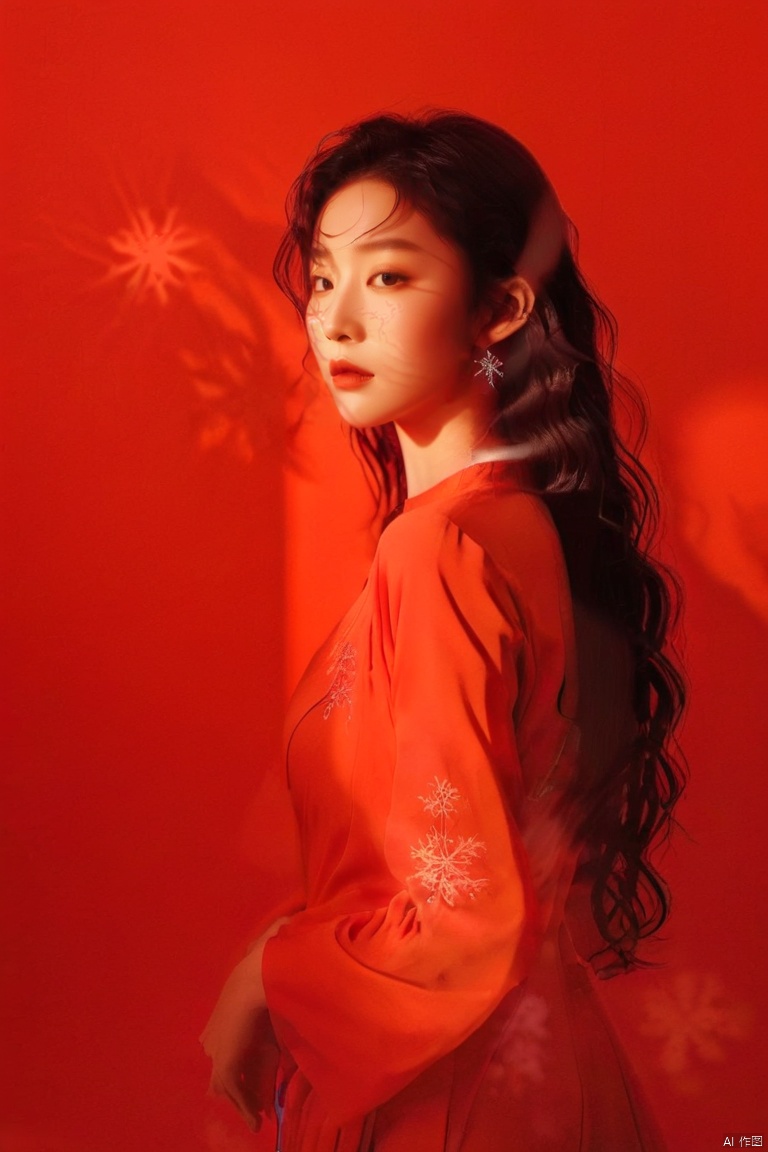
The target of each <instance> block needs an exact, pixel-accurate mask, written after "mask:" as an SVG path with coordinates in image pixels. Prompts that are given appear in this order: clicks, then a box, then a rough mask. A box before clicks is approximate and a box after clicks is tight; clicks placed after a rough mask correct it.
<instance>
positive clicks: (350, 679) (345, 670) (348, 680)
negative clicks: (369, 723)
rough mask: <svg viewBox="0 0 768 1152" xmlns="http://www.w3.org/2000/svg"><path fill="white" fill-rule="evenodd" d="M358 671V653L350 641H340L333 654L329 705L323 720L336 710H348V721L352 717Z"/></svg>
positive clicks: (324, 711)
mask: <svg viewBox="0 0 768 1152" xmlns="http://www.w3.org/2000/svg"><path fill="white" fill-rule="evenodd" d="M356 669H357V652H356V651H355V649H354V647H353V646H352V645H351V644H350V643H349V641H347V640H344V641H339V643H338V644H336V646H335V647H334V649H333V651H332V652H331V663H330V665H329V666H328V672H327V674H328V676H332V677H333V679H332V680H331V686H330V688H329V689H328V703H327V704H326V705H325V708H324V709H323V720H327V719H328V717H329V716H330V715H331V712H333V710H334V708H346V709H347V719H349V717H350V716H351V715H352V685H353V684H354V682H355V672H356Z"/></svg>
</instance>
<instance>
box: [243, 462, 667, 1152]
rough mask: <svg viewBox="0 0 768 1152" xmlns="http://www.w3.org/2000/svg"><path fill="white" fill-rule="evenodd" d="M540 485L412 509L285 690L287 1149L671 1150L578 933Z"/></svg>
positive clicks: (470, 472)
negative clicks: (291, 858) (292, 842)
mask: <svg viewBox="0 0 768 1152" xmlns="http://www.w3.org/2000/svg"><path fill="white" fill-rule="evenodd" d="M523 480H524V477H523V475H522V473H521V472H520V470H519V468H517V467H516V466H514V465H511V464H508V463H500V462H498V461H497V462H487V463H483V464H476V465H474V466H473V467H471V468H468V469H465V470H464V471H462V472H459V473H457V474H455V475H454V476H451V477H449V478H448V479H447V480H444V481H442V482H441V483H440V484H438V485H436V486H435V487H434V488H432V489H430V490H429V491H427V492H424V493H423V494H421V495H419V496H417V497H415V498H413V499H411V500H408V501H406V504H405V508H404V510H403V513H402V515H400V516H399V517H398V518H397V519H395V520H394V521H393V522H392V523H391V524H390V525H389V526H388V527H387V528H386V530H385V531H384V533H383V534H382V537H381V540H380V542H379V546H378V549H377V552H376V556H375V558H374V561H373V565H372V568H371V572H370V574H369V578H368V580H367V582H366V585H365V587H364V589H363V590H362V592H361V594H360V596H359V597H358V599H357V601H356V602H355V604H354V605H353V606H352V608H351V609H350V611H349V612H348V613H347V614H346V616H345V617H344V618H343V620H342V621H341V622H340V624H339V626H338V627H337V629H336V630H335V631H334V633H333V634H332V635H331V636H330V637H329V639H328V641H327V642H326V643H325V644H324V645H323V646H322V647H321V648H320V650H319V651H318V653H317V654H316V655H315V657H314V659H313V660H312V662H311V663H310V666H309V668H308V669H307V672H306V674H305V676H304V678H303V680H302V682H301V684H300V685H299V688H298V690H297V692H296V694H295V696H294V699H293V701H292V704H291V707H290V710H289V715H288V723H287V772H288V782H289V786H290V790H291V794H292V798H293V803H294V808H295V812H296V816H297V820H298V825H299V835H300V840H301V845H302V853H303V866H304V881H305V895H306V903H305V907H304V909H303V910H302V911H301V912H299V913H298V914H297V915H296V916H294V917H293V918H292V920H291V921H290V923H288V924H287V925H285V926H284V927H283V928H281V930H280V931H279V933H278V934H277V936H276V937H274V938H273V939H272V940H271V941H270V942H269V943H268V945H267V947H266V950H265V954H264V982H265V988H266V994H267V1002H268V1005H269V1013H270V1017H271V1020H272V1025H273V1027H274V1030H275V1034H276V1036H277V1038H278V1041H279V1043H280V1045H281V1049H282V1052H283V1061H282V1067H281V1073H280V1083H279V1092H280V1098H281V1100H282V1102H283V1120H282V1124H281V1136H280V1149H281V1152H299V1150H300V1152H367V1150H372V1149H375V1150H376V1152H411V1150H413V1149H417V1148H418V1149H419V1150H420V1152H432V1150H435V1152H437V1150H440V1152H481V1150H482V1152H514V1150H515V1149H521V1150H522V1149H541V1150H542V1152H544V1150H547V1149H553V1150H554V1149H557V1150H558V1152H570V1150H575V1149H592V1150H594V1152H598V1150H599V1152H614V1150H618V1149H621V1152H632V1150H635V1149H646V1150H651V1149H654V1150H655V1149H657V1148H660V1147H661V1144H660V1142H659V1139H658V1136H657V1135H656V1134H655V1132H654V1131H653V1129H652V1125H651V1123H650V1121H649V1120H648V1118H647V1116H645V1115H644V1113H643V1111H642V1110H641V1106H640V1103H639V1097H638V1093H637V1090H636V1087H635V1086H634V1085H633V1084H632V1080H631V1074H630V1072H629V1070H628V1068H627V1066H626V1062H625V1060H624V1058H623V1056H622V1054H621V1052H620V1050H619V1048H618V1045H617V1043H616V1040H615V1037H614V1036H613V1035H612V1032H611V1030H610V1028H609V1026H608V1024H607V1022H606V1020H605V1019H604V1017H603V1015H602V1013H601V1011H600V1009H599V1006H598V1003H597V1000H596V996H595V993H594V990H593V985H592V981H591V978H590V975H589V973H588V970H587V967H586V965H585V964H584V963H583V962H582V961H581V960H580V958H579V957H578V955H577V953H576V951H575V949H574V947H573V944H572V942H571V937H570V934H569V930H568V927H567V926H566V920H565V906H566V900H567V899H568V896H569V892H570V890H571V887H572V883H573V878H574V873H575V868H576V862H577V860H578V856H579V852H580V845H579V843H578V842H577V840H576V839H575V837H574V835H573V834H572V827H573V825H574V815H573V813H572V811H571V804H570V803H569V797H570V796H573V795H575V794H577V792H578V788H577V787H574V786H575V785H577V784H578V779H577V777H578V773H579V771H580V768H579V754H578V744H579V738H578V736H579V734H578V728H577V725H576V723H575V718H576V714H577V660H576V649H575V640H574V627H573V612H572V605H571V598H570V592H569V588H568V580H567V575H566V572H565V567H564V562H563V558H562V553H561V549H560V543H559V539H558V536H557V532H556V531H555V529H554V527H553V525H552V523H551V520H550V518H549V515H548V513H547V511H546V509H545V507H544V505H543V504H542V503H541V501H539V500H538V499H537V498H536V497H535V496H533V495H531V494H529V493H527V492H526V491H525V490H524V487H523ZM571 904H572V905H573V901H571Z"/></svg>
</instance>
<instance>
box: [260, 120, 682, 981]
mask: <svg viewBox="0 0 768 1152" xmlns="http://www.w3.org/2000/svg"><path fill="white" fill-rule="evenodd" d="M363 177H370V178H379V179H382V180H385V181H387V182H388V183H390V184H391V185H392V186H393V188H394V189H395V192H396V194H397V200H398V203H399V202H400V201H404V202H407V203H409V204H410V205H412V206H413V207H414V208H416V209H417V210H418V211H420V212H422V213H423V214H424V215H426V216H427V217H428V218H429V220H430V221H431V222H432V225H433V227H434V228H435V230H436V231H437V232H439V233H440V234H441V235H442V236H443V237H444V238H446V239H448V240H449V241H452V242H453V243H454V244H456V245H457V246H458V247H459V248H460V249H461V250H462V251H463V252H464V254H465V255H466V257H467V259H468V263H469V268H470V277H471V302H472V305H473V306H477V305H479V304H480V303H483V302H485V303H490V304H492V305H493V303H494V302H496V303H498V301H499V291H500V285H501V284H502V282H503V281H504V280H505V279H507V278H508V277H510V276H512V275H515V274H517V275H520V276H523V277H525V278H526V279H527V280H528V281H529V283H530V284H531V286H532V288H533V289H534V292H535V306H534V308H533V312H532V314H531V315H530V317H529V318H528V320H527V323H526V324H525V325H524V327H523V328H521V329H520V330H519V331H517V332H516V333H514V334H513V335H512V336H511V337H509V338H508V339H507V340H506V341H504V342H503V343H501V344H499V345H496V346H494V349H493V351H494V354H497V355H498V356H499V358H500V359H501V360H502V362H503V365H504V368H503V379H501V380H499V381H498V384H497V398H498V411H497V416H496V427H497V428H498V429H499V430H500V431H501V432H502V434H503V436H504V438H505V439H506V440H507V441H508V443H509V445H510V451H511V452H512V453H513V454H514V453H518V454H520V455H522V456H524V457H525V459H526V460H527V463H528V466H529V475H530V476H531V477H532V485H533V489H534V491H536V492H537V493H538V494H539V495H540V496H541V498H542V499H543V500H544V501H545V502H546V504H547V505H548V507H549V509H550V512H551V514H552V517H553V520H554V522H555V524H556V526H557V528H558V532H559V534H560V538H561V541H562V546H563V552H564V555H565V559H566V564H567V566H568V571H569V578H570V581H571V588H572V592H573V596H574V606H575V608H579V609H581V610H582V611H580V612H577V613H576V616H577V620H578V619H579V618H580V617H582V618H589V617H590V616H591V617H592V618H597V619H600V620H601V621H603V622H605V623H607V625H608V628H609V630H610V632H611V634H612V636H613V638H614V641H615V640H616V638H617V637H618V638H619V649H621V650H623V651H624V653H625V654H626V660H625V662H624V666H625V667H626V668H627V669H628V676H627V680H628V682H629V694H628V710H629V712H630V713H631V717H632V722H631V726H630V731H629V734H628V735H626V734H625V735H624V736H623V737H622V738H621V739H620V740H617V741H614V744H613V746H612V747H611V748H610V749H608V750H607V751H606V749H605V748H604V749H603V751H602V753H601V756H602V762H600V763H599V764H598V765H597V767H595V765H594V764H593V765H588V764H582V770H581V772H580V777H579V781H578V787H579V797H578V801H579V812H580V818H579V828H578V833H577V834H578V835H579V838H580V842H581V843H582V845H583V852H582V856H581V863H580V866H579V876H580V879H581V880H583V881H586V882H588V884H589V886H590V889H591V906H592V912H593V915H594V919H595V923H596V925H597V928H598V930H599V933H600V937H601V938H602V944H601V946H599V947H598V948H597V949H595V950H594V953H593V955H592V961H593V964H594V966H595V968H596V969H597V970H598V971H599V972H600V974H601V975H610V974H613V973H614V972H616V971H620V970H624V969H627V968H631V967H633V966H635V965H637V964H639V963H641V961H640V959H639V958H638V956H637V948H638V944H639V942H640V941H641V940H642V939H643V938H645V937H648V936H650V935H652V934H653V933H655V932H656V931H657V930H658V929H659V928H660V927H661V925H662V924H663V923H664V921H665V920H666V918H667V915H668V912H669V893H668V890H667V887H666V884H665V882H664V880H663V879H662V877H661V876H660V874H659V873H658V871H657V870H656V868H655V867H654V866H653V864H652V862H651V859H650V857H651V853H652V848H653V847H654V846H655V845H656V844H657V843H658V842H659V841H660V840H662V839H664V838H665V837H666V835H667V834H668V833H669V831H670V828H671V824H672V809H673V807H674V805H675V803H676V801H677V799H678V798H679V796H680V793H681V791H682V788H683V785H684V781H685V768H684V762H683V760H682V757H681V755H680V753H679V751H678V749H677V744H676V742H675V738H674V733H675V728H676V726H677V725H678V723H679V720H680V718H681V715H682V712H683V708H684V703H685V683H684V679H683V676H682V673H681V671H680V668H679V665H678V664H677V662H676V660H675V658H674V656H673V653H672V648H671V633H672V630H673V628H674V626H675V623H676V620H677V616H678V613H679V602H680V593H679V588H678V585H677V582H676V580H675V578H674V576H673V574H672V573H671V572H670V571H669V570H668V569H666V568H665V567H664V566H663V565H662V564H661V563H659V562H658V561H657V560H654V559H652V557H651V554H650V549H651V546H652V543H653V540H654V537H655V535H656V533H657V529H658V520H659V515H658V514H659V501H658V494H657V491H656V488H655V486H654V484H653V481H652V479H651V477H650V476H649V474H648V472H647V471H646V469H645V468H644V466H643V465H642V464H641V462H640V460H639V458H638V454H639V452H640V449H641V447H642V440H643V438H644V436H645V429H646V416H645V409H644V406H643V403H642V400H641V398H640V396H639V394H638V393H637V390H636V389H635V388H634V387H633V386H632V385H631V384H630V383H629V382H628V381H627V380H625V379H624V378H623V377H622V376H621V375H620V374H619V373H618V372H617V371H616V369H615V368H614V358H615V349H616V326H615V322H614V320H613V318H612V316H611V315H610V313H609V312H608V311H607V310H606V308H605V307H604V306H603V305H602V304H600V302H599V301H598V300H597V299H596V297H595V295H594V294H593V293H592V292H591V291H590V289H589V288H588V286H587V284H586V282H585V280H584V277H583V276H582V274H581V272H580V270H579V268H578V266H577V263H576V240H577V237H576V232H575V229H574V228H573V225H572V224H571V222H570V221H569V220H568V218H567V217H566V216H565V214H564V213H563V211H562V209H561V208H560V205H559V203H558V201H557V198H556V196H555V193H554V191H553V189H552V186H551V185H550V183H549V181H548V180H547V177H546V176H545V174H544V172H543V171H542V169H541V167H540V166H539V164H538V163H537V161H536V160H535V159H534V157H533V156H532V155H531V153H530V152H528V150H527V149H526V148H524V147H523V146H522V145H521V144H520V143H519V142H518V141H517V140H515V139H514V138H513V137H511V136H510V135H509V134H508V133H506V132H505V131H504V130H503V129H501V128H499V127H497V126H495V125H492V124H489V123H487V122H485V121H483V120H480V119H478V118H476V117H473V116H469V115H466V114H463V113H458V112H451V111H430V112H427V113H424V114H422V115H418V116H413V117H403V116H396V115H387V116H377V117H373V118H371V119H368V120H364V121H361V122H359V123H356V124H352V125H350V126H348V127H346V128H342V129H341V130H340V131H339V132H336V133H333V134H332V135H330V136H328V137H326V138H325V139H324V140H323V141H322V142H321V144H320V147H319V148H318V150H317V153H316V154H315V156H314V157H313V158H312V159H311V160H310V161H309V163H308V164H307V166H306V167H305V168H304V170H303V171H302V172H301V174H300V175H299V177H298V179H297V180H296V181H295V183H294V185H293V187H292V188H291V191H290V193H289V197H288V203H287V212H288V221H289V224H288V229H287V231H286V232H285V235H284V236H283V239H282V242H281V244H280V247H279V249H278V252H277V255H276V258H275V264H274V273H275V278H276V280H277V283H278V285H279V287H280V288H281V289H282V290H283V292H285V294H286V295H287V296H288V297H289V299H291V300H292V302H293V303H294V305H295V307H296V308H297V310H298V311H299V313H300V314H301V315H303V314H304V311H305V308H306V304H307V300H308V296H309V289H310V285H309V254H310V250H311V247H312V243H313V238H314V233H315V229H316V225H317V220H318V217H319V214H320V212H321V210H322V208H323V206H324V205H325V203H326V202H327V200H328V199H329V197H330V196H331V195H332V194H333V193H334V192H335V191H337V190H338V189H339V188H341V187H342V186H343V185H345V184H347V183H349V182H350V181H351V180H354V179H360V178H363ZM618 403H621V404H622V405H623V407H624V410H625V411H627V410H629V411H631V412H632V413H633V415H634V419H635V422H636V424H637V431H636V434H635V436H634V439H633V444H632V447H629V446H627V444H625V443H623V442H622V439H621V437H620V435H619V432H618V430H617V427H616V407H617V404H618ZM351 437H352V442H353V447H354V448H355V450H356V452H357V454H358V455H359V458H360V460H361V462H362V464H363V467H364V469H365V472H366V475H367V477H368V480H369V483H370V484H371V487H372V490H373V492H374V494H375V495H376V497H377V499H378V509H379V514H380V516H381V518H382V520H383V521H384V522H386V520H387V519H388V518H389V517H390V516H391V515H393V514H395V513H396V511H397V509H398V507H399V505H400V504H401V503H402V501H403V500H404V498H405V496H406V490H405V476H404V470H403V462H402V457H401V454H400V449H399V444H398V440H397V436H396V434H395V430H394V427H393V426H392V425H385V426H383V427H376V428H366V429H352V430H351ZM632 449H634V450H632ZM577 637H578V629H577ZM613 650H614V653H615V651H616V643H615V642H614V644H613ZM580 663H581V662H580ZM609 663H610V661H609ZM580 673H581V668H580ZM592 703H597V701H596V700H594V699H593V701H592ZM589 706H590V702H589V701H587V703H586V705H585V711H587V710H588V709H589ZM580 716H581V712H580ZM597 743H598V744H599V739H598V741H597ZM587 744H590V740H589V739H588V740H587ZM591 746H592V747H595V746H596V743H595V741H594V740H593V741H591ZM601 756H600V755H598V757H597V760H598V761H600V759H601ZM582 760H584V758H582Z"/></svg>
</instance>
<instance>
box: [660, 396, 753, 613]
mask: <svg viewBox="0 0 768 1152" xmlns="http://www.w3.org/2000/svg"><path fill="white" fill-rule="evenodd" d="M766 445H768V399H767V398H766V384H765V382H754V383H752V384H729V385H727V386H723V387H722V388H721V389H719V390H718V391H717V392H716V393H710V394H709V395H707V396H706V397H705V398H704V399H702V400H701V401H699V403H698V404H694V405H692V406H691V407H690V408H689V409H687V411H686V416H685V420H684V421H682V422H681V424H680V427H679V435H678V442H677V444H676V459H675V477H674V482H675V487H676V489H677V490H678V493H679V499H680V504H679V507H678V509H677V519H678V526H679V530H680V532H681V534H682V536H683V537H684V539H685V541H686V542H687V544H688V545H689V547H690V548H691V549H692V550H693V552H694V553H695V554H696V556H697V557H698V559H699V560H700V562H701V563H702V564H703V565H704V567H705V568H706V569H707V571H708V572H709V574H710V575H711V576H713V577H714V578H715V579H716V580H718V581H719V582H720V583H723V584H726V585H728V587H730V588H732V589H734V590H735V591H736V592H738V593H739V595H740V596H741V597H742V599H743V600H744V601H745V602H746V604H747V605H748V606H749V607H750V608H751V609H752V611H753V612H755V613H756V614H757V615H758V616H759V617H760V619H761V620H762V621H763V623H764V624H768V451H766Z"/></svg>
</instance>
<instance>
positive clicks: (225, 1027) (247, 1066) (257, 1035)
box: [200, 920, 286, 1131]
mask: <svg viewBox="0 0 768 1152" xmlns="http://www.w3.org/2000/svg"><path fill="white" fill-rule="evenodd" d="M285 922H286V921H285V920H278V921H276V922H275V923H274V924H273V925H272V927H271V928H270V929H269V930H268V931H267V932H266V933H265V934H264V935H263V936H262V937H261V938H260V939H259V940H258V941H257V942H256V944H254V945H253V947H252V948H251V950H250V952H249V953H248V955H247V956H246V957H245V958H244V959H243V960H241V961H240V963H239V964H238V965H237V966H236V967H235V968H234V969H233V971H232V973H231V974H230V976H229V978H228V979H227V982H226V983H225V985H224V987H223V988H222V990H221V995H220V996H219V999H218V1000H217V1002H216V1007H215V1008H214V1010H213V1012H212V1014H211V1018H210V1020H209V1021H208V1023H207V1024H206V1026H205V1029H204V1030H203V1033H202V1035H201V1037H200V1043H201V1044H202V1045H203V1050H204V1051H205V1053H206V1055H208V1056H210V1058H211V1061H212V1063H213V1067H212V1069H211V1084H210V1091H211V1092H212V1093H213V1095H215V1096H226V1097H227V1098H228V1099H229V1100H231V1102H232V1103H233V1104H234V1105H235V1107H236V1108H237V1109H238V1111H239V1112H240V1113H241V1114H242V1116H243V1117H244V1119H245V1121H246V1122H247V1124H248V1125H249V1127H251V1128H252V1129H253V1130H254V1131H257V1130H258V1129H259V1127H260V1126H261V1116H260V1114H261V1113H266V1114H267V1115H271V1113H272V1110H273V1098H274V1090H275V1075H276V1073H277V1065H278V1061H279V1049H278V1046H277V1042H276V1040H275V1037H274V1033H273V1031H272V1027H271V1024H270V1021H269V1013H268V1012H267V1004H266V999H265V996H264V984H263V981H262V977H261V961H262V954H263V952H264V946H265V944H266V942H267V940H269V939H270V938H271V937H272V936H274V935H275V933H276V932H277V930H278V928H279V927H280V926H281V924H284V923H285Z"/></svg>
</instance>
